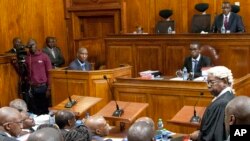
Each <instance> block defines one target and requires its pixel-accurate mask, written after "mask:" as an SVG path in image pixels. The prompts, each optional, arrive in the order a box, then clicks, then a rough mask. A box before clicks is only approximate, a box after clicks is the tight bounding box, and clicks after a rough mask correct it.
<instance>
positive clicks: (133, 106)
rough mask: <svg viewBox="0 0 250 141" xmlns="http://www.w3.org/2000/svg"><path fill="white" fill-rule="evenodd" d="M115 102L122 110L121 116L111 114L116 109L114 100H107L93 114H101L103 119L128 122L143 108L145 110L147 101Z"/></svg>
mask: <svg viewBox="0 0 250 141" xmlns="http://www.w3.org/2000/svg"><path fill="white" fill-rule="evenodd" d="M117 104H118V105H119V107H120V108H121V109H123V110H124V113H123V115H122V116H121V117H114V116H112V114H113V112H114V111H115V109H116V105H115V101H111V102H109V103H108V104H107V105H106V106H105V107H103V108H102V109H101V110H100V111H99V112H98V113H96V114H95V115H101V116H103V117H105V119H107V120H112V121H119V122H123V123H129V124H130V123H132V122H133V121H134V120H135V118H136V117H137V116H138V115H139V114H140V113H141V112H142V111H143V110H145V109H146V108H147V107H148V103H137V102H123V101H117Z"/></svg>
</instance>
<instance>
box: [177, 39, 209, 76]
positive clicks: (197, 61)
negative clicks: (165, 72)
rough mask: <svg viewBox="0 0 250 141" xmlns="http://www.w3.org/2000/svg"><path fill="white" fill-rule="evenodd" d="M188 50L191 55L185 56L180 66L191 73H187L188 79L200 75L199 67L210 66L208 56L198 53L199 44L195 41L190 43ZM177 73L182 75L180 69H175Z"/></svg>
mask: <svg viewBox="0 0 250 141" xmlns="http://www.w3.org/2000/svg"><path fill="white" fill-rule="evenodd" d="M189 50H190V53H191V55H190V56H188V57H186V59H185V61H184V65H183V67H182V68H184V67H186V69H187V72H188V73H189V74H192V75H189V79H191V78H192V77H194V78H196V77H200V76H201V68H202V67H209V66H211V61H210V58H208V57H206V56H203V55H201V54H200V44H199V43H197V42H194V43H191V44H190V48H189ZM177 75H178V76H179V75H182V71H181V70H180V71H177ZM191 76H192V77H191Z"/></svg>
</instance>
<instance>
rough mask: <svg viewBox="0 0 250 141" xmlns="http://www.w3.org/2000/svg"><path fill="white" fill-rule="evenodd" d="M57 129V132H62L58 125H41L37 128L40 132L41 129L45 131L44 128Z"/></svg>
mask: <svg viewBox="0 0 250 141" xmlns="http://www.w3.org/2000/svg"><path fill="white" fill-rule="evenodd" d="M48 127H50V128H55V129H56V130H59V131H60V128H59V127H58V125H57V124H50V123H44V124H41V125H39V126H38V127H37V129H36V130H40V129H43V128H48Z"/></svg>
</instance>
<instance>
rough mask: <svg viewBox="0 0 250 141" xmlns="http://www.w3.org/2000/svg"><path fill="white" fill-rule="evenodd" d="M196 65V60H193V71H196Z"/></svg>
mask: <svg viewBox="0 0 250 141" xmlns="http://www.w3.org/2000/svg"><path fill="white" fill-rule="evenodd" d="M197 65H198V61H197V60H193V72H194V73H195V72H197Z"/></svg>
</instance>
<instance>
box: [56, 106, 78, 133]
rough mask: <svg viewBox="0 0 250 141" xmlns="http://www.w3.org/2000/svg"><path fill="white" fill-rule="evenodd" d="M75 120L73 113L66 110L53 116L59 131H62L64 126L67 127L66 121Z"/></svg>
mask: <svg viewBox="0 0 250 141" xmlns="http://www.w3.org/2000/svg"><path fill="white" fill-rule="evenodd" d="M73 118H75V115H74V113H73V112H71V111H68V110H60V111H58V112H56V114H55V122H56V124H57V125H58V126H59V128H60V129H63V128H64V127H65V126H67V125H69V124H68V121H69V120H72V119H73Z"/></svg>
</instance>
